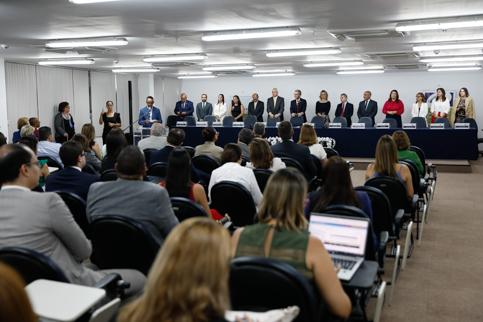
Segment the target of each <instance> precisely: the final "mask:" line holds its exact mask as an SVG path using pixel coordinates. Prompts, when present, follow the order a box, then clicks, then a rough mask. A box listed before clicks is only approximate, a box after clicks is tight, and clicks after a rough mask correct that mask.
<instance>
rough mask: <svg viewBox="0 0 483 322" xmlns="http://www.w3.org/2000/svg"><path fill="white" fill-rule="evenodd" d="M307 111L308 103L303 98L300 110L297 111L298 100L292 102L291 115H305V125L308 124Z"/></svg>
mask: <svg viewBox="0 0 483 322" xmlns="http://www.w3.org/2000/svg"><path fill="white" fill-rule="evenodd" d="M306 110H307V101H306V100H304V99H303V98H301V99H300V102H299V108H298V110H297V100H293V101H291V102H290V115H292V113H304V114H303V115H302V116H303V118H304V123H305V122H307V116H305V111H306Z"/></svg>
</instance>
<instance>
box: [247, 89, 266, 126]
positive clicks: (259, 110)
mask: <svg viewBox="0 0 483 322" xmlns="http://www.w3.org/2000/svg"><path fill="white" fill-rule="evenodd" d="M252 98H253V101H252V102H250V103H248V115H255V116H256V117H257V122H263V112H265V106H264V104H263V102H261V101H259V100H258V94H257V93H255V94H253V95H252Z"/></svg>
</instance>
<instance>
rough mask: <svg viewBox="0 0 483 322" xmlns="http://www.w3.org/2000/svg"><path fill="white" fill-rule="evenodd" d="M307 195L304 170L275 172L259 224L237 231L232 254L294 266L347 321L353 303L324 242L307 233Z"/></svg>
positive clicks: (335, 312)
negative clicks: (305, 210) (305, 204)
mask: <svg viewBox="0 0 483 322" xmlns="http://www.w3.org/2000/svg"><path fill="white" fill-rule="evenodd" d="M306 196H307V181H306V179H305V177H304V176H303V175H302V173H300V171H298V170H296V169H292V168H287V169H281V170H279V171H277V172H275V173H274V174H273V175H272V176H271V177H270V179H269V180H268V183H267V186H266V188H265V195H264V196H263V201H262V203H261V205H260V210H259V211H258V213H257V217H258V222H259V223H258V224H255V225H250V226H245V227H244V228H240V229H237V230H236V231H235V233H234V234H233V237H232V254H233V256H234V257H243V256H259V257H268V258H271V259H275V260H278V261H281V262H284V263H287V264H289V265H291V266H293V267H294V268H295V269H297V270H298V271H299V272H300V273H301V274H302V275H303V276H304V277H305V278H307V280H308V282H309V284H310V285H311V286H312V288H313V289H314V291H315V292H314V294H316V300H317V301H318V302H319V304H320V306H322V303H321V302H323V303H324V304H325V306H326V307H327V308H328V310H329V311H330V312H332V313H333V314H335V315H337V316H340V317H344V318H345V317H348V316H349V314H350V312H351V302H350V300H349V297H348V296H347V294H346V293H345V292H344V290H343V289H342V285H341V284H340V281H339V279H338V278H337V272H336V271H335V270H334V264H333V262H332V260H331V259H330V256H329V253H328V252H327V251H326V249H325V248H324V245H323V243H322V241H321V240H320V239H318V238H316V237H314V236H310V234H309V232H308V231H307V230H306V227H307V220H306V219H305V216H304V203H305V200H306ZM301 254H303V256H300V255H301ZM319 295H320V296H319ZM320 297H321V299H320ZM325 313H326V312H324V313H323V314H325Z"/></svg>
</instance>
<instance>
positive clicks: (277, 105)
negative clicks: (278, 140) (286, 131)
mask: <svg viewBox="0 0 483 322" xmlns="http://www.w3.org/2000/svg"><path fill="white" fill-rule="evenodd" d="M284 109H285V101H284V100H283V97H280V96H278V89H276V88H274V89H272V97H270V98H269V99H268V100H267V112H268V116H269V117H270V118H272V119H276V118H277V117H279V116H280V121H283V111H284Z"/></svg>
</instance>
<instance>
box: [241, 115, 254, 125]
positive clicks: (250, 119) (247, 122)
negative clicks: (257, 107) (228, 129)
mask: <svg viewBox="0 0 483 322" xmlns="http://www.w3.org/2000/svg"><path fill="white" fill-rule="evenodd" d="M243 122H244V124H245V126H249V127H252V126H253V124H255V123H257V117H256V116H255V115H248V116H247V117H245V120H244V121H243Z"/></svg>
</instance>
